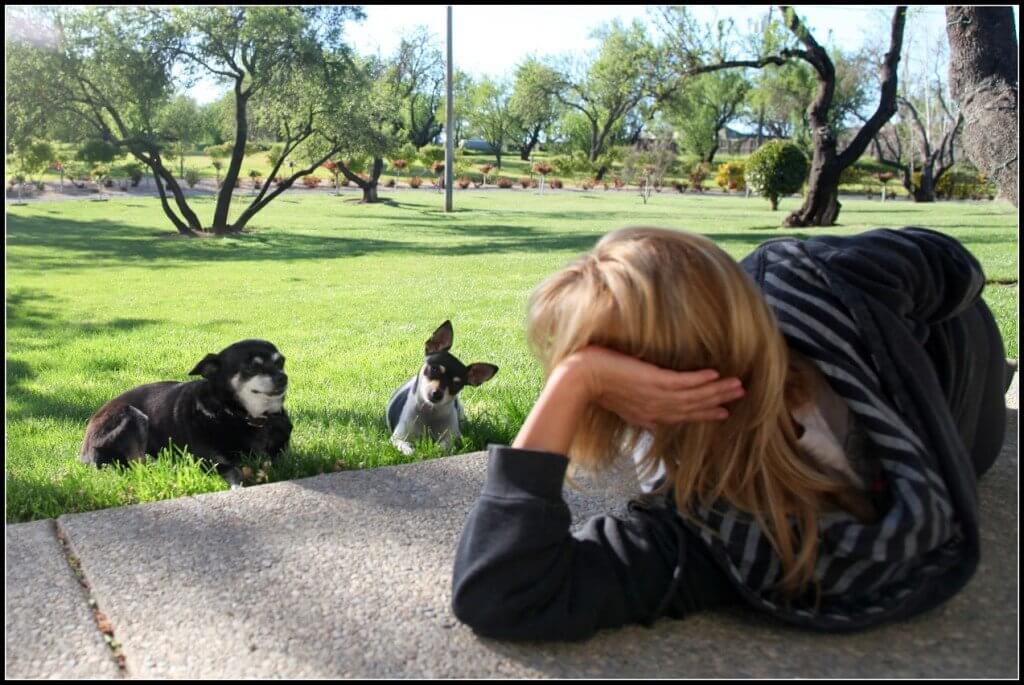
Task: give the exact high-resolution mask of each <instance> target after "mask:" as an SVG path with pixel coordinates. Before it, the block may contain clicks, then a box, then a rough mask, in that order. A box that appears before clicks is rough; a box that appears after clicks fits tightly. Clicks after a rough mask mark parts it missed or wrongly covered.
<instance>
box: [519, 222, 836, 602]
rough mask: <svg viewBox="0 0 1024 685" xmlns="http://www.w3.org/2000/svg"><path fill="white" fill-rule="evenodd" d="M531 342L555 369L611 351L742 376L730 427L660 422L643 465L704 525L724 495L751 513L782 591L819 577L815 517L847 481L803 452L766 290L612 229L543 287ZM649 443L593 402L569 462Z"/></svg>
mask: <svg viewBox="0 0 1024 685" xmlns="http://www.w3.org/2000/svg"><path fill="white" fill-rule="evenodd" d="M527 334H528V339H529V342H530V346H531V349H532V350H533V353H534V354H535V355H536V356H537V358H538V359H539V360H540V361H541V363H542V364H543V365H544V367H545V372H546V373H548V374H550V373H551V371H552V370H553V369H554V368H555V367H556V366H557V365H558V364H559V363H560V362H561V361H562V360H564V359H565V358H566V357H568V356H569V355H571V354H573V353H574V352H576V351H578V350H580V349H582V348H584V347H586V346H587V345H600V346H603V347H608V348H611V349H614V350H618V351H619V352H623V353H625V354H629V355H631V356H634V357H637V358H639V359H642V360H644V361H647V362H650V363H652V364H655V365H657V366H660V367H663V368H668V369H675V370H678V371H691V370H699V369H715V370H717V371H718V372H719V374H720V377H722V378H727V377H733V376H735V377H738V378H739V379H740V380H741V381H742V382H743V388H744V390H745V393H746V394H745V395H744V397H743V398H741V399H740V400H738V401H735V402H733V403H731V404H730V405H729V406H728V409H729V417H728V418H727V419H725V420H724V421H719V422H700V423H681V424H678V425H671V426H660V427H658V428H657V429H655V430H654V431H652V433H653V438H654V439H653V441H652V442H651V444H650V447H649V448H648V449H647V450H646V453H645V454H644V456H643V458H642V461H641V470H642V472H643V473H647V474H651V473H654V472H655V470H656V468H657V466H658V462H659V461H660V462H661V464H662V465H663V466H664V469H665V475H666V480H665V483H664V484H663V486H662V491H664V490H667V489H668V488H670V487H671V488H672V490H673V494H674V497H675V502H676V506H677V507H678V510H679V511H680V513H681V514H682V515H684V516H686V517H688V518H689V520H692V521H695V522H696V517H695V516H694V513H693V509H694V507H695V506H696V505H698V504H699V505H701V506H705V507H706V506H709V505H711V504H712V503H713V502H715V501H716V500H720V499H721V500H724V501H726V502H728V503H730V504H731V505H732V506H734V507H735V508H737V509H739V510H741V511H744V512H747V513H748V514H750V515H752V516H753V517H754V519H755V521H756V522H757V524H758V525H759V526H760V528H761V530H762V531H763V532H764V533H765V535H766V536H767V538H768V539H769V541H770V542H771V544H772V546H773V547H774V548H775V550H776V552H777V554H778V555H779V559H780V561H781V563H782V569H783V572H784V573H783V576H782V579H781V581H780V584H779V585H780V589H782V590H783V591H785V592H787V593H789V594H796V593H797V592H798V591H799V590H801V589H802V588H803V587H804V586H805V585H806V584H807V583H809V582H810V581H811V580H812V578H813V572H814V564H815V562H816V559H817V548H818V524H817V515H818V513H819V511H820V510H821V509H822V508H823V503H824V500H825V499H827V498H828V497H829V496H830V495H833V494H834V493H836V492H838V491H840V490H842V489H844V487H845V486H844V485H843V484H841V483H840V482H838V481H836V480H833V479H830V478H828V477H827V476H825V475H823V474H821V473H819V472H818V471H817V470H815V469H814V468H813V467H812V466H811V465H809V464H808V463H807V462H806V461H805V459H804V458H803V457H802V456H801V454H800V452H799V449H798V447H797V445H796V441H797V434H796V427H795V425H794V423H793V421H792V418H791V417H790V414H789V412H788V408H787V407H788V403H789V402H792V401H794V398H795V397H797V396H798V395H801V394H802V393H805V391H804V388H805V384H804V383H803V382H801V381H800V373H799V370H798V369H794V368H791V367H792V366H793V362H792V359H791V356H790V354H789V351H788V349H787V347H786V343H785V340H784V339H783V337H782V334H781V333H780V331H779V328H778V325H777V323H776V321H775V318H774V316H773V315H772V312H771V310H770V309H769V308H768V306H767V303H766V302H765V300H764V297H763V296H762V295H761V292H760V291H759V290H758V288H757V287H756V286H755V284H754V283H753V281H752V280H751V279H750V278H749V277H748V276H747V275H746V274H745V273H744V272H743V271H742V269H741V268H740V266H739V265H738V264H737V263H736V261H735V260H733V259H732V258H731V257H730V256H729V255H728V254H726V253H725V251H723V250H722V249H721V248H719V247H718V246H717V245H715V244H714V243H713V242H711V241H710V240H708V239H707V238H704V237H703V236H700V235H696V234H692V233H685V232H680V231H671V230H667V229H659V228H646V227H637V228H624V229H621V230H618V231H615V232H613V233H610V234H608V235H606V236H605V237H604V238H602V239H601V240H600V242H598V244H597V246H596V247H595V248H594V249H593V250H591V251H590V252H589V253H587V254H585V255H583V256H582V257H580V258H579V259H577V260H576V261H575V262H573V263H572V264H570V265H569V266H567V267H566V268H564V269H563V270H562V271H560V272H558V273H556V274H554V275H553V276H551V277H549V278H548V279H547V280H545V281H544V282H543V283H541V284H540V285H539V286H538V287H537V289H536V290H534V292H533V294H532V295H531V297H530V304H529V315H528V333H527ZM640 436H641V432H640V429H638V428H637V427H635V426H631V425H629V424H627V423H626V422H625V421H623V420H622V419H621V418H620V417H618V416H617V415H615V414H613V413H611V412H608V411H606V410H604V409H601V408H600V407H596V406H591V407H589V408H588V409H587V411H586V413H585V415H584V417H583V419H582V421H581V423H580V425H579V428H578V430H577V432H576V435H575V437H574V439H573V442H572V445H571V447H570V450H569V456H570V458H571V459H572V461H573V463H574V464H579V465H582V466H583V467H585V468H588V469H593V470H599V469H601V468H602V467H605V466H608V465H610V464H612V463H613V462H614V461H615V460H617V459H618V458H620V457H623V456H625V455H627V454H631V453H632V452H634V451H635V450H636V449H637V448H638V445H639V440H640ZM790 517H792V519H790ZM793 524H795V530H794V527H793Z"/></svg>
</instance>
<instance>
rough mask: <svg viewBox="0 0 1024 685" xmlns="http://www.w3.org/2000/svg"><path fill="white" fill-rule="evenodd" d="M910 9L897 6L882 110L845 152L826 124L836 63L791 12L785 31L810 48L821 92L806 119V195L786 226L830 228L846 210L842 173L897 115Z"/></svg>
mask: <svg viewBox="0 0 1024 685" xmlns="http://www.w3.org/2000/svg"><path fill="white" fill-rule="evenodd" d="M906 11H907V8H906V7H904V6H899V7H897V8H896V11H895V13H894V14H893V18H892V28H891V35H890V39H889V51H888V52H887V53H886V54H885V59H884V60H883V62H882V67H881V70H880V74H879V76H880V77H881V82H882V87H881V96H880V97H879V101H878V107H877V109H875V113H874V114H872V115H871V118H869V119H868V120H867V121H865V122H864V125H863V126H862V127H861V128H860V130H859V131H857V133H856V135H854V137H853V140H851V141H850V143H849V144H848V145H847V146H846V149H844V150H843V151H842V153H839V152H838V150H837V148H838V141H837V140H836V136H835V133H834V132H833V131H832V127H831V126H830V125H829V121H828V112H829V108H830V107H831V106H832V98H833V95H834V94H835V86H836V72H835V65H834V64H833V63H832V60H831V59H830V58H829V56H828V53H827V52H826V51H825V50H824V49H822V48H821V46H820V45H818V44H817V43H816V42H815V41H814V40H813V38H811V37H810V34H809V33H806V28H805V27H803V26H802V25H801V24H800V23H799V19H798V18H797V16H796V13H795V12H793V11H792V10H791V9H790V10H788V11H787V13H786V25H787V27H788V28H789V29H790V30H791V31H792V32H793V33H794V34H795V35H796V36H797V37H798V38H800V39H801V41H802V42H803V43H804V44H805V46H806V47H808V48H809V49H808V51H807V57H805V58H804V59H807V60H808V61H809V62H810V64H811V66H813V67H814V69H815V71H816V72H817V78H818V92H817V94H816V95H815V98H814V101H812V102H811V104H810V106H808V108H807V119H808V121H809V123H810V129H811V135H812V138H813V140H814V158H813V159H812V160H811V173H810V177H809V179H808V186H809V187H808V191H807V197H805V198H804V204H803V206H802V207H801V208H800V209H798V210H797V211H795V212H793V213H792V214H790V215H789V216H787V217H786V220H785V221H784V222H783V223H784V225H785V226H790V227H794V226H831V225H832V224H834V223H835V221H836V218H837V217H838V216H839V210H840V208H842V205H841V204H840V203H839V175H840V174H841V173H842V171H843V169H845V168H847V167H849V166H851V165H853V163H854V162H856V161H857V160H858V159H859V158H860V156H861V155H862V154H863V153H864V151H865V150H866V149H867V146H868V144H869V143H870V142H871V140H872V139H873V138H874V137H875V136H877V135H878V131H879V130H881V128H882V126H883V125H885V123H886V122H887V121H889V119H891V118H892V115H893V114H895V113H896V109H897V107H896V86H897V73H896V68H897V66H898V65H899V61H900V51H901V50H902V47H903V28H904V24H905V21H906Z"/></svg>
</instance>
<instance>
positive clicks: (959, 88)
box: [946, 6, 1020, 207]
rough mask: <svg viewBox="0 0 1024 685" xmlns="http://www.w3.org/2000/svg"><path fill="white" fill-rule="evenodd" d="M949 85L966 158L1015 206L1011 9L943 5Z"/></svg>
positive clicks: (1014, 70) (1016, 166)
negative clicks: (961, 123) (959, 117)
mask: <svg viewBox="0 0 1024 685" xmlns="http://www.w3.org/2000/svg"><path fill="white" fill-rule="evenodd" d="M946 31H947V33H948V35H949V45H950V61H949V85H950V92H951V93H952V95H953V98H954V99H955V100H956V101H957V102H958V103H959V105H960V111H961V112H963V115H964V121H965V122H966V124H965V126H964V133H963V145H964V151H965V152H966V153H967V156H968V157H969V158H970V160H971V161H972V162H973V163H974V165H975V166H976V167H978V168H979V169H981V170H982V171H984V172H985V174H987V175H988V176H989V177H990V178H992V180H993V181H995V183H996V185H998V186H999V191H1000V193H1002V194H1003V195H1004V196H1005V197H1006V198H1007V199H1008V200H1009V201H1010V202H1012V203H1013V205H1014V206H1015V207H1016V206H1017V190H1018V188H1017V183H1018V178H1017V175H1018V173H1019V171H1020V161H1019V153H1018V144H1019V139H1018V121H1017V49H1018V48H1017V34H1016V31H1015V29H1014V23H1013V8H1012V7H1009V6H1006V7H946Z"/></svg>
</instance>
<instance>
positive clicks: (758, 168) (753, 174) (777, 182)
mask: <svg viewBox="0 0 1024 685" xmlns="http://www.w3.org/2000/svg"><path fill="white" fill-rule="evenodd" d="M744 175H745V176H746V181H747V183H748V184H749V185H750V187H751V189H752V190H753V191H754V192H756V193H757V194H759V195H761V196H762V197H766V198H768V200H769V201H771V203H772V210H777V209H778V208H779V196H780V195H790V194H792V193H795V192H797V191H798V190H800V188H801V187H803V184H804V179H805V178H806V177H807V157H805V156H804V153H803V152H802V151H801V150H800V148H799V147H797V146H796V145H794V144H793V143H786V142H783V141H781V140H773V141H770V142H768V143H765V144H764V145H762V146H761V147H759V148H758V149H757V150H755V151H754V153H753V154H752V155H750V158H749V159H747V165H746V168H745V169H744Z"/></svg>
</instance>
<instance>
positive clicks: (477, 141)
mask: <svg viewBox="0 0 1024 685" xmlns="http://www.w3.org/2000/svg"><path fill="white" fill-rule="evenodd" d="M459 148H461V149H463V150H470V151H471V152H489V153H491V154H492V155H493V154H497V152H498V150H497V149H496V148H495V147H494V146H493V145H491V144H490V143H488V142H487V141H486V140H484V139H483V138H465V139H463V140H462V142H461V143H459Z"/></svg>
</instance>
